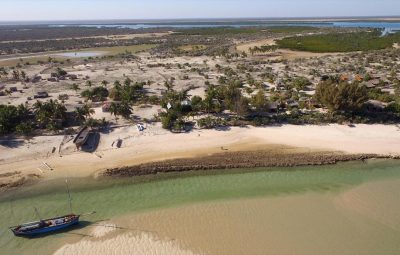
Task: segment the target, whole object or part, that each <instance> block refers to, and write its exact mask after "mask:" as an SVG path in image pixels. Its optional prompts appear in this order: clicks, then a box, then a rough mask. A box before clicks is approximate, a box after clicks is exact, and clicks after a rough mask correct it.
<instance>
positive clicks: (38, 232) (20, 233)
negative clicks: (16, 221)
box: [11, 216, 79, 237]
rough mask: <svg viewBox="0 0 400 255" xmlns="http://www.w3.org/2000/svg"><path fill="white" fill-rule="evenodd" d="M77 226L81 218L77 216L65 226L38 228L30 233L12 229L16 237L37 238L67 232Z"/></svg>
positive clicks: (64, 224)
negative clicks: (66, 230)
mask: <svg viewBox="0 0 400 255" xmlns="http://www.w3.org/2000/svg"><path fill="white" fill-rule="evenodd" d="M77 224H79V216H76V217H75V218H74V219H72V220H71V221H68V222H65V223H63V224H59V225H55V226H50V227H43V228H37V229H33V230H29V231H18V230H17V229H11V230H12V232H13V233H14V235H15V236H21V237H35V236H39V235H45V234H50V233H54V232H57V231H61V230H65V229H68V228H70V227H72V226H74V225H77Z"/></svg>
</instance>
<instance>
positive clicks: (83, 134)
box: [73, 126, 90, 148]
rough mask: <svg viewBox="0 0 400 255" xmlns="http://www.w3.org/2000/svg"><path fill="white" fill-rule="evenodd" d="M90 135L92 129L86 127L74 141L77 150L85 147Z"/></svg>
mask: <svg viewBox="0 0 400 255" xmlns="http://www.w3.org/2000/svg"><path fill="white" fill-rule="evenodd" d="M89 133H90V128H89V127H88V126H84V127H83V128H82V129H81V130H80V131H79V132H78V134H77V135H76V137H75V139H74V141H73V142H74V144H75V145H76V147H77V148H79V147H82V145H84V144H85V143H86V141H87V139H88V137H89Z"/></svg>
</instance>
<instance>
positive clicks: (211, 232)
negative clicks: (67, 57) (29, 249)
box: [56, 179, 400, 255]
mask: <svg viewBox="0 0 400 255" xmlns="http://www.w3.org/2000/svg"><path fill="white" fill-rule="evenodd" d="M399 192H400V179H396V180H385V181H377V182H370V183H366V184H363V185H360V186H357V187H355V188H352V189H350V190H347V191H344V192H341V193H339V194H336V193H332V192H318V193H317V192H308V193H305V194H291V195H281V196H276V197H261V198H254V199H238V200H233V201H218V202H206V203H202V204H196V205H190V206H183V207H178V208H171V209H162V210H157V211H153V212H148V213H141V214H132V215H127V216H124V217H119V218H115V219H112V221H113V222H114V223H115V224H116V225H119V226H125V227H126V228H127V229H126V230H123V231H114V232H111V234H110V232H109V233H108V235H106V237H105V238H106V239H105V240H106V241H104V242H99V241H93V240H92V241H88V240H82V241H80V242H78V243H76V244H70V245H67V246H65V247H63V248H61V249H60V250H59V251H58V252H57V253H56V254H89V253H85V252H83V253H82V252H80V251H96V254H110V253H111V252H115V254H130V253H129V251H133V250H130V248H133V247H135V249H137V250H138V251H143V250H146V251H147V254H215V255H223V254H227V255H228V254H229V255H235V254H264V255H267V254H288V255H289V254H296V255H299V254H300V255H301V254H304V255H312V254H398V253H399V252H400V234H399V231H400V203H399V201H398V199H397V196H396V195H394V194H399ZM371 194H372V196H371ZM129 228H134V229H142V230H147V231H146V232H143V231H132V230H129ZM103 238H104V237H103ZM154 239H155V240H157V241H154ZM102 240H104V239H102ZM152 240H153V241H152ZM107 243H108V244H110V245H108V246H107V245H105V244H107ZM111 244H112V245H111ZM189 249H190V250H189ZM138 254H146V253H141V252H139V253H138Z"/></svg>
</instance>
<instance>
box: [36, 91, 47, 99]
mask: <svg viewBox="0 0 400 255" xmlns="http://www.w3.org/2000/svg"><path fill="white" fill-rule="evenodd" d="M47 97H49V94H48V93H47V92H46V91H40V92H38V93H36V95H34V96H33V98H35V99H36V98H47Z"/></svg>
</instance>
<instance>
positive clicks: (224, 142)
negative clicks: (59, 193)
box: [0, 124, 400, 192]
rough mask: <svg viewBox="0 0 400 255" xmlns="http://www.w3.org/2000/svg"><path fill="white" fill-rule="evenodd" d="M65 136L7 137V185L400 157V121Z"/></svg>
mask: <svg viewBox="0 0 400 255" xmlns="http://www.w3.org/2000/svg"><path fill="white" fill-rule="evenodd" d="M117 139H122V140H123V143H122V147H121V148H115V147H112V143H113V142H114V141H115V140H117ZM64 141H65V137H64V136H62V135H58V136H40V137H35V138H33V139H31V140H20V139H18V141H17V140H15V141H14V140H13V141H11V142H10V143H11V145H3V144H0V155H1V156H0V192H3V190H9V189H18V187H20V186H22V185H28V184H34V183H37V182H42V181H46V180H52V179H65V178H75V177H77V178H79V177H91V178H96V176H102V175H104V173H105V172H107V171H108V172H118V169H120V170H121V169H122V170H124V169H125V170H124V171H126V170H127V169H128V170H129V169H135V171H139V172H140V173H142V174H141V175H143V174H146V173H150V174H153V173H157V172H171V171H174V170H175V172H181V171H188V170H196V169H227V168H254V167H272V166H300V165H321V164H333V163H335V162H339V161H352V160H360V159H368V158H388V159H389V158H390V159H392V158H399V156H400V128H399V127H398V126H395V125H356V127H348V126H344V125H337V124H335V125H325V126H316V125H304V126H295V125H283V126H279V127H275V126H271V127H252V126H248V127H245V128H243V127H242V128H239V127H232V128H230V129H228V130H226V131H221V130H197V129H196V130H193V131H192V132H189V133H182V134H173V133H170V132H168V131H165V130H163V129H162V128H161V126H160V125H149V126H147V128H146V130H145V131H143V132H139V131H138V130H137V129H136V128H135V127H120V128H117V129H115V130H113V131H112V132H109V133H101V138H100V143H99V145H98V147H97V149H96V151H94V152H92V153H88V152H82V151H77V150H76V147H75V145H73V144H72V142H71V141H70V142H67V143H64ZM60 144H61V145H62V146H61V145H60ZM59 146H61V147H59ZM54 148H61V153H60V154H59V153H54V152H53V153H52V151H54ZM55 151H58V149H57V150H55ZM160 162H161V163H160ZM122 170H121V171H122ZM121 171H120V173H121ZM128 172H130V170H129V171H128ZM140 173H139V174H135V175H140ZM117 175H118V174H117Z"/></svg>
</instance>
